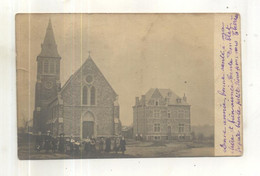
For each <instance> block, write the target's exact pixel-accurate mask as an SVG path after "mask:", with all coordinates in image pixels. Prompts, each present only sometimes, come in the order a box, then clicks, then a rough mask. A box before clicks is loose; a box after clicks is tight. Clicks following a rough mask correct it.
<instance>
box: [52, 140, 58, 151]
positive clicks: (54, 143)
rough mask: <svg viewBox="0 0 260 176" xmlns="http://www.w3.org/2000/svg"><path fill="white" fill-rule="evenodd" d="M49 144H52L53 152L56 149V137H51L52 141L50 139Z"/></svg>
mask: <svg viewBox="0 0 260 176" xmlns="http://www.w3.org/2000/svg"><path fill="white" fill-rule="evenodd" d="M51 144H52V152H53V153H55V152H56V150H57V149H58V146H57V145H58V140H57V138H56V137H53V138H52V141H51Z"/></svg>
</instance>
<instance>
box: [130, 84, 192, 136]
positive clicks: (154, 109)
mask: <svg viewBox="0 0 260 176" xmlns="http://www.w3.org/2000/svg"><path fill="white" fill-rule="evenodd" d="M133 118H134V119H133V128H134V135H138V136H143V138H144V139H146V140H190V138H191V134H190V132H191V129H190V105H189V104H188V103H187V98H186V96H185V95H184V96H183V97H182V98H181V97H179V96H177V95H176V94H175V93H174V92H173V91H172V90H170V89H158V88H156V89H150V90H149V91H148V92H147V93H146V94H145V95H142V97H141V98H139V97H136V101H135V105H134V106H133Z"/></svg>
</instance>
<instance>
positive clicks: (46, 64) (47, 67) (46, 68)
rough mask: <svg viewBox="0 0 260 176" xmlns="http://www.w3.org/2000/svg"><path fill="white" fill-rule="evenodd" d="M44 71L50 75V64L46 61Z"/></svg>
mask: <svg viewBox="0 0 260 176" xmlns="http://www.w3.org/2000/svg"><path fill="white" fill-rule="evenodd" d="M43 70H44V73H48V71H49V62H48V61H44V65H43Z"/></svg>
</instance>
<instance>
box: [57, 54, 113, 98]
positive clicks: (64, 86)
mask: <svg viewBox="0 0 260 176" xmlns="http://www.w3.org/2000/svg"><path fill="white" fill-rule="evenodd" d="M90 63H91V64H93V66H94V67H95V69H96V70H97V71H98V72H99V73H100V75H101V76H102V77H103V79H104V80H105V81H106V83H107V84H108V85H109V87H110V88H111V89H112V91H113V92H114V94H115V95H116V96H117V93H116V92H115V90H114V89H113V88H112V86H111V85H110V84H109V82H108V81H107V79H106V78H105V76H104V75H103V74H102V72H101V71H100V70H99V68H98V67H97V65H96V64H95V62H94V61H93V60H92V58H91V57H90V56H89V57H88V58H87V59H86V61H85V62H84V63H83V64H82V65H81V67H80V68H79V69H78V70H77V71H76V72H74V74H73V75H71V76H70V78H69V79H68V80H67V81H66V83H65V84H64V85H63V86H62V88H61V91H60V92H62V91H63V90H64V89H65V88H66V87H67V86H68V84H69V83H70V82H71V81H72V80H73V79H74V78H75V77H76V75H78V73H79V72H81V70H82V69H83V68H84V67H85V65H87V64H90Z"/></svg>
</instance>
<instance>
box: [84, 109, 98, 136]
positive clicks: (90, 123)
mask: <svg viewBox="0 0 260 176" xmlns="http://www.w3.org/2000/svg"><path fill="white" fill-rule="evenodd" d="M93 136H95V118H94V115H93V113H91V112H89V111H88V112H86V113H85V114H84V115H83V117H82V138H83V139H86V138H87V137H89V138H91V137H93Z"/></svg>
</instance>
